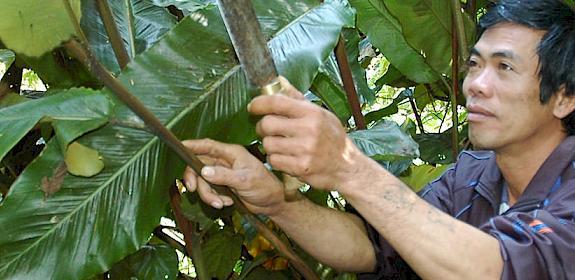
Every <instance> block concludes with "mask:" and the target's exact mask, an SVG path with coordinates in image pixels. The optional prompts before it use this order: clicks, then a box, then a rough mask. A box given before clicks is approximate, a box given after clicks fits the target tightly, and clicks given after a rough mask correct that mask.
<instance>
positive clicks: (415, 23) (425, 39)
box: [384, 0, 451, 76]
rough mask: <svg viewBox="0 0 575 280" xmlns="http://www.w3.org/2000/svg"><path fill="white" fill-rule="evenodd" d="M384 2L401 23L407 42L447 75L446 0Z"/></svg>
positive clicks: (448, 30) (448, 9) (448, 14)
mask: <svg viewBox="0 0 575 280" xmlns="http://www.w3.org/2000/svg"><path fill="white" fill-rule="evenodd" d="M384 3H385V6H386V7H387V8H388V11H389V12H390V13H391V14H392V15H393V16H394V17H395V18H396V19H397V20H398V21H399V23H400V24H401V27H402V31H403V35H404V37H405V39H406V41H407V42H408V43H409V44H410V45H411V46H412V47H413V48H414V49H416V50H420V51H421V52H422V53H423V56H424V57H425V59H426V61H427V62H428V64H429V65H430V66H431V67H432V68H433V69H434V70H435V71H436V72H438V73H443V74H446V75H448V76H449V75H450V69H451V67H450V62H451V5H450V4H451V3H450V2H449V1H445V0H388V1H385V2H384ZM430 42H433V44H430Z"/></svg>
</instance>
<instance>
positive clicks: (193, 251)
mask: <svg viewBox="0 0 575 280" xmlns="http://www.w3.org/2000/svg"><path fill="white" fill-rule="evenodd" d="M181 201H182V195H181V194H180V192H179V191H178V187H177V186H176V185H172V186H171V187H170V205H171V206H172V210H173V211H174V216H175V218H176V224H177V225H178V227H179V228H180V230H181V231H182V234H183V235H184V241H185V242H186V244H185V245H184V246H185V252H186V253H187V255H188V256H190V257H191V258H192V263H193V264H194V268H195V269H196V273H197V275H198V278H199V279H200V280H203V279H209V276H208V275H209V274H208V271H207V269H208V268H207V267H206V264H205V263H204V258H203V255H202V247H201V245H202V236H201V233H199V232H198V231H197V226H196V223H195V222H193V221H190V220H188V219H186V217H185V216H184V214H182V208H181V206H180V202H181Z"/></svg>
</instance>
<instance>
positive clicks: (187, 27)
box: [0, 0, 353, 279]
mask: <svg viewBox="0 0 575 280" xmlns="http://www.w3.org/2000/svg"><path fill="white" fill-rule="evenodd" d="M315 3H316V1H311V0H309V1H298V2H297V3H294V2H293V1H287V0H285V1H279V2H269V1H263V0H261V1H259V3H258V5H255V6H256V7H258V10H257V12H258V14H259V15H261V16H262V17H263V18H265V19H266V20H267V21H268V22H267V23H266V24H264V25H263V26H264V28H265V29H264V31H265V34H271V35H273V36H272V37H273V39H272V41H271V42H270V45H271V46H273V48H274V50H273V53H274V54H276V55H277V57H276V60H275V61H276V63H277V64H278V69H283V70H282V71H283V72H281V71H280V73H287V74H286V76H287V77H288V78H292V77H296V76H297V77H298V78H299V79H295V78H294V81H295V84H296V85H298V86H300V87H305V86H306V85H308V86H309V85H310V84H311V81H312V80H313V77H314V76H315V75H316V73H317V69H318V67H319V65H320V63H321V62H323V61H325V59H326V58H327V55H328V54H329V53H330V52H331V51H332V48H333V46H335V44H336V42H337V39H338V38H339V32H340V30H341V28H342V26H344V25H345V24H346V23H348V22H351V21H352V20H353V18H350V17H349V15H350V13H349V9H348V7H346V6H344V5H342V4H341V3H339V2H326V3H324V4H323V5H320V6H317V7H316V4H315ZM278 6H279V7H281V8H282V9H283V10H282V11H281V13H278V14H274V16H271V15H270V14H269V12H270V11H271V12H274V11H276V10H277V9H278ZM201 12H202V13H203V14H202V18H203V19H205V20H208V22H209V23H210V24H209V25H207V26H206V25H203V24H202V23H200V22H197V21H195V20H194V18H192V17H188V18H185V19H184V20H182V21H181V22H180V23H179V24H178V25H176V26H175V27H174V28H173V29H172V30H170V31H169V32H167V33H166V34H165V35H164V36H163V37H162V39H161V40H160V41H158V42H157V43H156V44H154V45H153V46H152V47H151V48H150V49H148V50H146V51H145V52H143V53H142V54H140V55H138V56H136V57H135V58H134V60H133V61H132V63H130V64H129V65H128V67H127V68H126V69H125V70H123V72H122V73H121V74H120V75H119V79H120V81H121V82H122V83H123V84H124V86H126V87H127V88H128V89H129V90H130V91H132V92H133V93H134V94H136V95H137V97H138V98H139V99H140V100H141V101H142V102H143V103H144V104H145V105H146V106H147V107H148V108H149V109H150V110H151V111H152V112H153V113H154V114H155V115H156V116H157V117H158V118H159V119H160V121H161V122H163V123H164V124H166V126H167V127H168V128H170V129H171V130H172V131H173V132H174V133H175V134H176V136H177V137H179V138H180V139H186V138H200V137H212V138H216V139H218V140H223V141H226V142H236V143H249V142H251V141H252V140H253V139H255V131H254V123H253V122H251V120H250V118H249V115H248V113H247V111H246V105H247V103H248V101H249V89H248V86H247V83H246V80H245V77H244V75H243V73H242V72H241V67H240V66H239V65H238V62H237V61H236V59H235V55H234V53H233V51H232V46H231V44H230V43H229V39H228V38H227V35H226V33H225V28H224V26H223V25H222V24H221V19H220V18H219V11H217V9H214V8H212V9H205V10H202V11H201ZM276 17H277V20H276V21H275V24H274V22H271V21H272V20H274V19H276ZM302 38H305V39H302ZM283 55H286V57H283ZM287 56H289V61H288V59H287ZM282 57H283V58H282ZM278 58H280V59H278ZM290 67H293V68H294V69H292V68H290ZM114 117H115V121H114V122H113V123H110V124H108V125H106V126H104V127H103V128H101V129H99V130H97V131H95V132H92V133H90V134H88V135H85V136H83V137H82V138H81V139H80V140H79V141H81V143H82V144H85V145H87V146H89V147H91V148H94V149H96V150H98V151H99V152H100V154H101V155H102V157H103V158H104V159H105V164H106V168H104V170H103V171H102V172H101V173H99V174H98V175H96V176H94V177H91V178H81V179H79V178H76V177H74V176H66V177H65V178H64V183H63V184H62V188H61V189H60V191H58V192H57V193H55V194H54V195H53V196H52V197H51V199H49V200H46V201H44V196H43V192H42V191H41V190H39V189H38V182H39V181H40V180H41V178H42V177H44V176H51V174H52V169H53V168H54V167H55V166H56V164H57V163H58V162H61V161H62V160H63V157H62V156H61V155H60V156H56V155H55V153H56V154H57V153H59V150H58V149H56V150H55V151H54V149H55V148H54V147H53V146H54V145H55V144H51V145H49V146H50V147H48V148H46V150H45V151H44V152H43V153H42V154H41V155H40V157H39V158H37V159H36V160H35V162H34V163H33V164H31V165H30V166H29V167H28V168H27V169H26V170H25V171H24V172H23V173H22V174H21V175H20V177H19V179H18V181H16V182H15V183H14V185H12V187H11V188H10V193H9V195H8V196H7V197H6V199H5V200H4V201H3V204H2V205H1V206H0V232H2V233H5V234H1V235H0V278H2V279H4V278H8V279H12V278H27V279H37V278H42V279H82V278H87V277H90V276H91V275H94V274H98V273H102V272H104V271H108V270H109V268H110V267H111V265H112V264H113V263H115V262H117V261H119V260H121V259H122V258H123V257H125V256H126V255H128V254H129V253H132V252H134V251H135V250H136V249H137V248H139V247H141V246H142V244H144V243H145V242H146V241H147V240H148V238H149V236H150V233H151V232H152V231H153V229H154V228H155V227H156V226H157V225H158V223H159V220H160V217H162V216H164V215H165V214H166V205H167V204H168V195H167V193H168V192H167V187H168V186H170V185H171V184H173V183H174V181H175V179H176V178H177V177H179V176H181V174H182V172H183V170H184V164H183V163H182V162H181V161H180V160H179V159H178V158H177V156H176V155H175V154H173V153H172V152H171V151H170V150H169V149H168V148H167V147H165V146H164V145H163V144H162V143H160V141H159V140H158V139H157V138H156V137H153V136H152V135H150V134H149V133H147V132H146V131H142V130H138V129H133V128H129V127H128V126H129V124H134V125H133V126H135V127H137V126H139V125H141V121H140V120H139V118H137V117H135V115H134V114H133V113H132V112H131V111H130V110H129V109H127V108H126V107H124V106H117V107H115V108H114ZM115 123H121V124H123V126H117V125H115ZM56 202H58V203H56ZM13 225H17V226H13Z"/></svg>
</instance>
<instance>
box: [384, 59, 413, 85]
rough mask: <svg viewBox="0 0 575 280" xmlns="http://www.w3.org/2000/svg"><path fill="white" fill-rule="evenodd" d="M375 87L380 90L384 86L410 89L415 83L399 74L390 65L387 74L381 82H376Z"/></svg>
mask: <svg viewBox="0 0 575 280" xmlns="http://www.w3.org/2000/svg"><path fill="white" fill-rule="evenodd" d="M375 85H376V86H377V87H378V88H381V87H382V86H383V85H388V86H392V87H396V88H408V87H412V86H415V83H414V82H413V81H411V80H409V79H408V78H407V77H406V76H405V75H403V74H402V73H401V72H399V70H397V68H395V66H393V65H391V64H390V65H389V67H388V68H387V72H385V74H384V75H383V77H381V78H379V80H377V81H376V82H375Z"/></svg>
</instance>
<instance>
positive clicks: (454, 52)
mask: <svg viewBox="0 0 575 280" xmlns="http://www.w3.org/2000/svg"><path fill="white" fill-rule="evenodd" d="M454 1H456V2H457V3H458V4H459V0H454ZM458 6H459V5H458ZM458 11H459V10H455V8H454V12H453V18H456V17H458V16H457V15H458V14H459V15H461V13H460V12H458ZM455 28H456V24H455V20H452V21H451V31H452V32H451V61H452V62H451V63H452V64H451V88H452V93H451V94H450V97H451V112H452V114H451V115H452V116H451V119H452V122H453V126H452V131H451V152H452V159H453V162H455V161H456V160H457V154H459V140H458V137H459V136H458V133H459V130H458V127H459V119H458V114H457V95H459V52H458V45H459V41H460V40H457V38H458V37H459V36H457V33H456V32H455Z"/></svg>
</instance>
